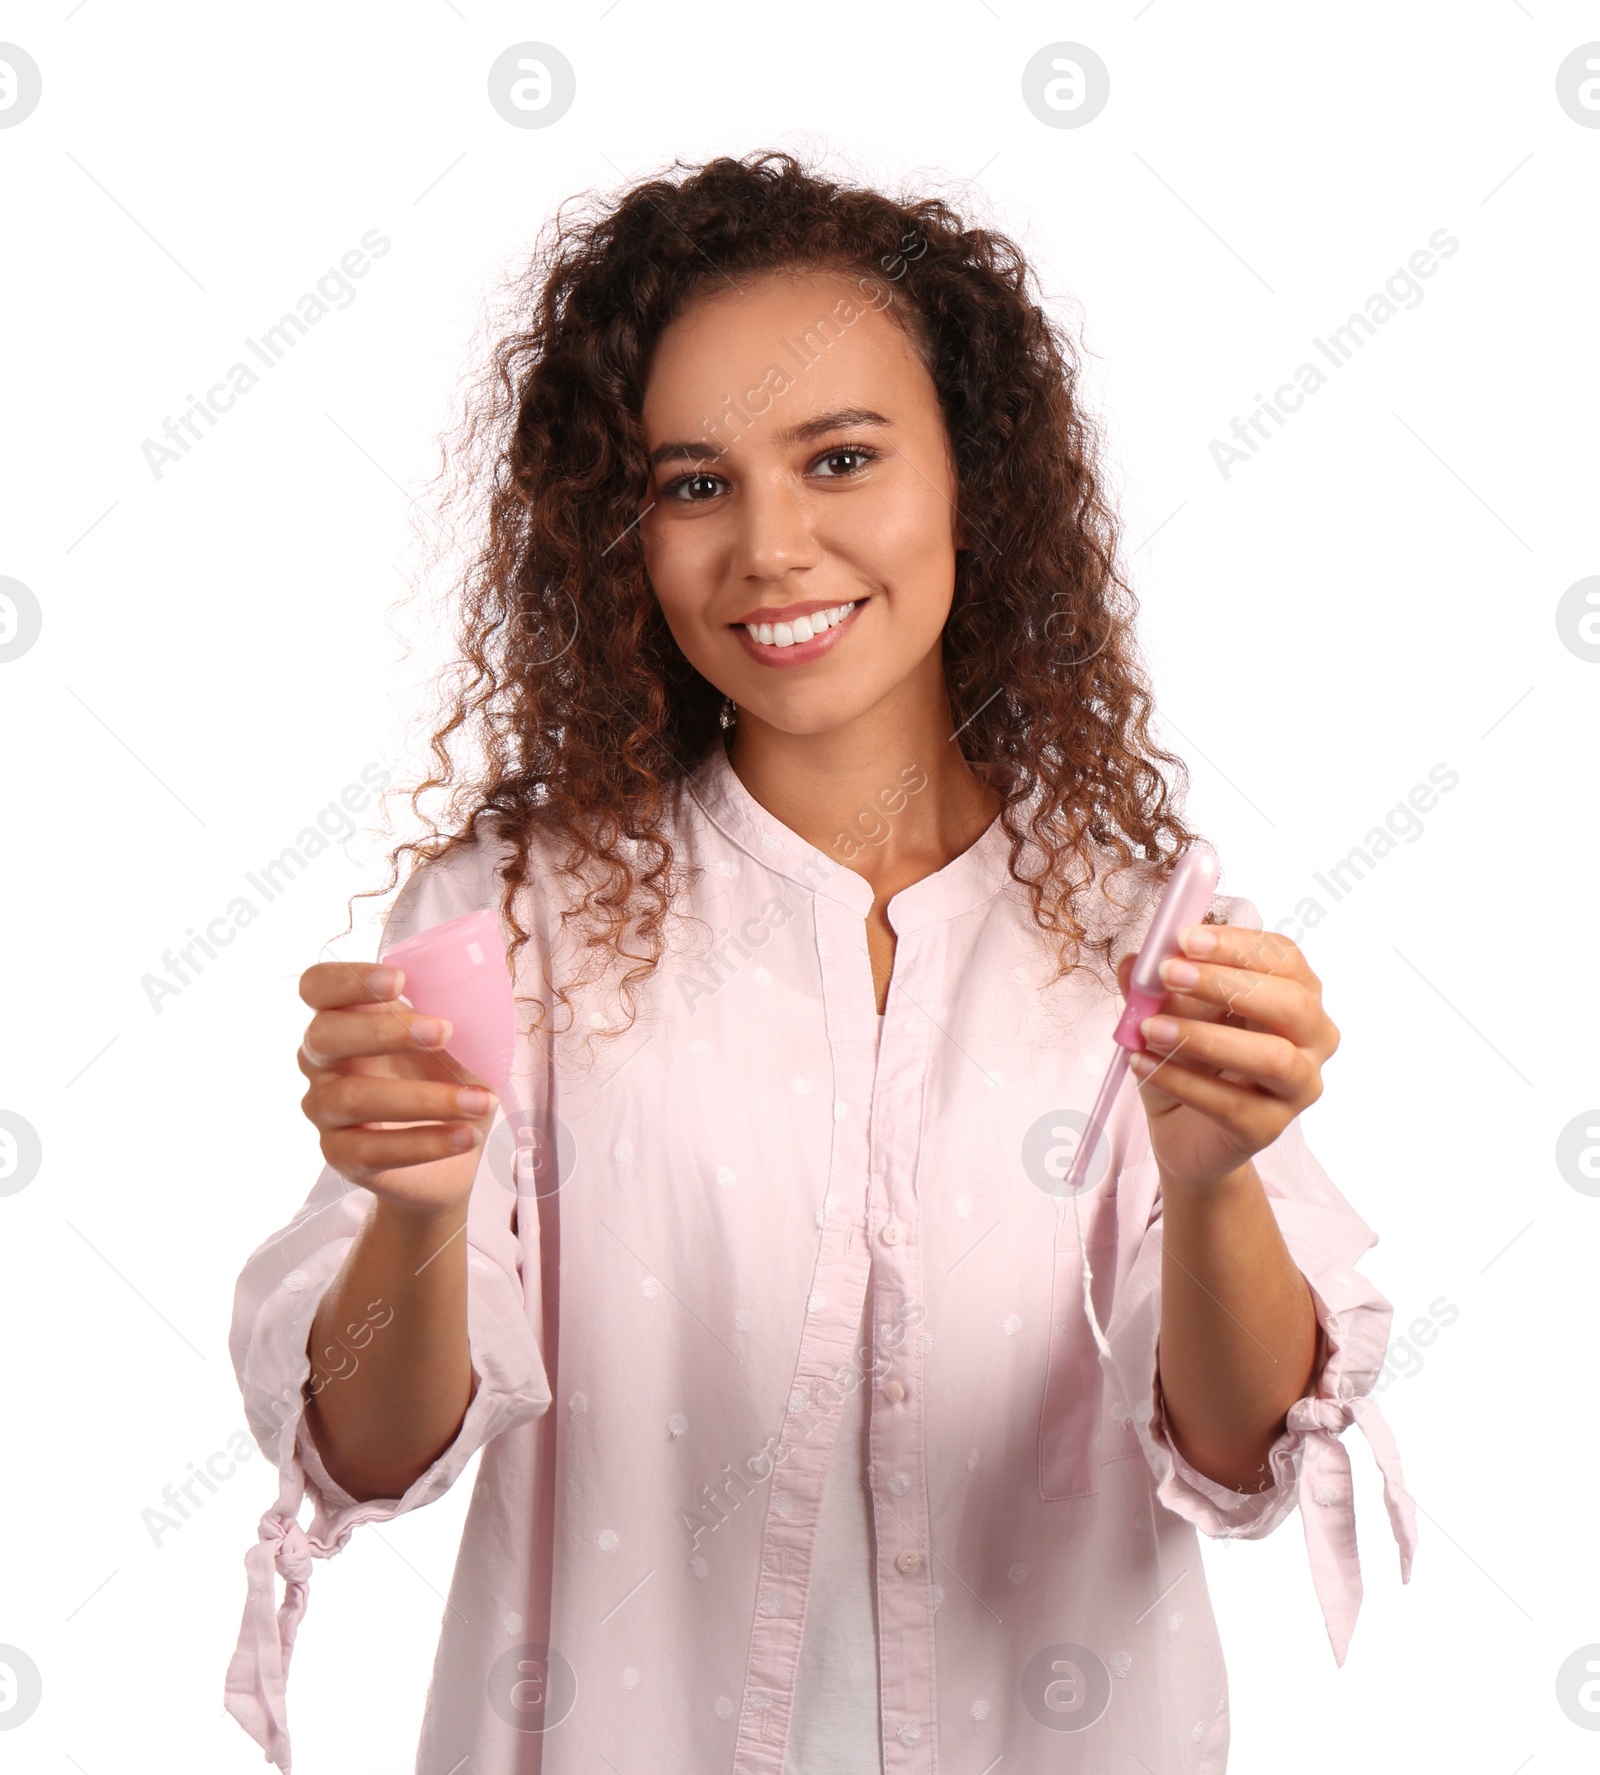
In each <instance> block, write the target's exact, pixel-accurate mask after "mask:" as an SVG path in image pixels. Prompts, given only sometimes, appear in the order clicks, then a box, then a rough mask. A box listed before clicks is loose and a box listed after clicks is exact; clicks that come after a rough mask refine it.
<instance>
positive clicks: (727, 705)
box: [717, 696, 738, 730]
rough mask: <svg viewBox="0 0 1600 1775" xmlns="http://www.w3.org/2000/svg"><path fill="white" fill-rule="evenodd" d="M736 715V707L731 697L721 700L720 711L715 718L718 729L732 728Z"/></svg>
mask: <svg viewBox="0 0 1600 1775" xmlns="http://www.w3.org/2000/svg"><path fill="white" fill-rule="evenodd" d="M737 714H738V706H737V705H736V704H735V702H734V700H733V698H732V697H731V696H725V697H724V698H723V699H722V711H721V713H720V714H719V715H718V716H717V725H718V727H720V728H723V729H724V730H726V729H727V728H730V727H732V726H733V723H734V719H735V717H736V716H737Z"/></svg>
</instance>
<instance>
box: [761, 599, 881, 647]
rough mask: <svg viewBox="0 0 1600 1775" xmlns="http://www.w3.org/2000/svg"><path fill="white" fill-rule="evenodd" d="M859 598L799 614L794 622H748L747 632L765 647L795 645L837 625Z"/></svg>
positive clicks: (853, 607) (812, 638) (852, 608)
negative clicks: (824, 608) (806, 614)
mask: <svg viewBox="0 0 1600 1775" xmlns="http://www.w3.org/2000/svg"><path fill="white" fill-rule="evenodd" d="M856 603H857V600H855V599H852V600H851V601H850V603H848V604H835V605H833V606H831V608H829V609H827V610H813V611H812V612H811V614H810V615H809V616H797V617H796V618H795V619H794V621H793V622H762V623H754V622H747V623H746V624H745V625H744V626H745V631H746V633H747V634H748V635H749V636H750V637H751V639H752V640H755V641H759V642H760V643H761V645H762V646H763V647H793V646H794V644H795V643H796V642H797V641H811V640H814V639H815V638H816V637H817V636H818V635H821V634H824V633H826V631H827V630H829V629H831V628H834V627H836V626H837V625H838V624H839V623H842V622H843V621H844V619H845V618H846V617H847V616H848V615H849V614H850V612H851V611H852V610H854V609H855V607H856Z"/></svg>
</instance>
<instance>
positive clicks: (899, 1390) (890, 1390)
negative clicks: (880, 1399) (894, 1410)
mask: <svg viewBox="0 0 1600 1775" xmlns="http://www.w3.org/2000/svg"><path fill="white" fill-rule="evenodd" d="M883 1396H884V1398H885V1399H893V1400H894V1401H895V1402H896V1404H898V1403H899V1402H900V1400H902V1399H904V1398H905V1396H906V1390H905V1388H904V1387H902V1386H901V1385H900V1383H899V1381H885V1382H884V1383H883Z"/></svg>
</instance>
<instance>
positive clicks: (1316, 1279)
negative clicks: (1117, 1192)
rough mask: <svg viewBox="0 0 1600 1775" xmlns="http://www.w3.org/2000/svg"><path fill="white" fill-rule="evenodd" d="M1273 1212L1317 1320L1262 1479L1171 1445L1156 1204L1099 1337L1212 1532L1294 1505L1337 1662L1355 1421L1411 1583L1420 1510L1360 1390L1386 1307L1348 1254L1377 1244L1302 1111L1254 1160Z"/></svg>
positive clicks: (1350, 1550) (1161, 1492)
mask: <svg viewBox="0 0 1600 1775" xmlns="http://www.w3.org/2000/svg"><path fill="white" fill-rule="evenodd" d="M1254 1164H1255V1170H1256V1174H1257V1176H1258V1177H1259V1178H1260V1179H1261V1182H1262V1185H1263V1187H1264V1189H1265V1190H1266V1193H1267V1197H1268V1203H1269V1206H1270V1207H1271V1209H1272V1213H1273V1217H1274V1218H1275V1219H1276V1221H1277V1223H1278V1228H1279V1231H1280V1232H1281V1233H1282V1234H1283V1239H1284V1243H1285V1245H1286V1246H1287V1248H1288V1250H1289V1254H1290V1256H1291V1257H1292V1258H1293V1259H1294V1262H1295V1265H1296V1267H1297V1268H1298V1269H1299V1271H1300V1273H1301V1274H1302V1275H1303V1276H1304V1277H1305V1279H1306V1281H1307V1283H1308V1285H1309V1287H1310V1291H1311V1300H1312V1304H1313V1308H1314V1310H1315V1313H1316V1320H1317V1327H1318V1344H1317V1348H1318V1362H1317V1372H1316V1376H1315V1378H1314V1380H1313V1382H1312V1385H1311V1388H1310V1390H1309V1391H1308V1392H1307V1393H1306V1394H1305V1396H1304V1397H1302V1398H1300V1399H1297V1400H1296V1401H1295V1402H1294V1403H1293V1404H1292V1405H1291V1406H1290V1407H1289V1410H1288V1412H1287V1414H1286V1418H1285V1423H1284V1428H1283V1430H1282V1431H1281V1433H1280V1434H1279V1436H1278V1438H1277V1440H1276V1441H1275V1442H1274V1443H1273V1445H1272V1448H1271V1450H1270V1451H1269V1454H1268V1460H1267V1471H1268V1474H1269V1478H1270V1482H1269V1483H1268V1484H1267V1485H1265V1486H1264V1487H1263V1488H1262V1489H1261V1490H1259V1491H1253V1492H1239V1491H1234V1490H1233V1489H1232V1488H1231V1487H1228V1486H1225V1485H1220V1484H1218V1483H1217V1482H1216V1481H1215V1480H1213V1479H1210V1478H1208V1477H1207V1476H1206V1475H1205V1474H1204V1473H1201V1472H1200V1471H1199V1470H1198V1469H1197V1468H1195V1467H1194V1466H1193V1465H1192V1464H1191V1463H1190V1462H1189V1461H1187V1460H1186V1459H1185V1458H1184V1457H1183V1455H1182V1454H1181V1453H1180V1452H1179V1450H1178V1447H1177V1445H1176V1443H1175V1442H1174V1440H1173V1437H1172V1434H1171V1428H1170V1426H1169V1424H1168V1423H1167V1420H1166V1415H1165V1411H1164V1408H1163V1401H1162V1396H1161V1379H1160V1368H1159V1361H1158V1357H1157V1344H1158V1341H1159V1337H1160V1331H1161V1244H1160V1240H1159V1238H1151V1237H1149V1236H1148V1231H1149V1230H1153V1229H1154V1228H1155V1227H1156V1226H1157V1225H1158V1224H1159V1221H1160V1207H1159V1202H1157V1203H1156V1204H1155V1206H1154V1208H1153V1211H1152V1214H1151V1218H1150V1221H1149V1228H1148V1229H1147V1236H1146V1237H1145V1238H1144V1239H1143V1240H1142V1241H1141V1244H1140V1248H1139V1251H1138V1253H1137V1255H1136V1257H1135V1259H1134V1262H1133V1265H1132V1267H1131V1271H1130V1275H1129V1278H1128V1285H1127V1289H1126V1297H1125V1298H1126V1300H1127V1303H1128V1305H1127V1311H1126V1312H1125V1313H1121V1314H1113V1319H1112V1323H1111V1324H1110V1325H1109V1326H1108V1327H1107V1339H1108V1342H1109V1345H1110V1348H1111V1351H1112V1356H1113V1359H1114V1361H1115V1364H1116V1367H1117V1369H1118V1370H1119V1371H1120V1374H1121V1377H1122V1379H1123V1382H1124V1385H1125V1387H1126V1388H1127V1394H1128V1398H1129V1399H1130V1401H1132V1402H1133V1403H1132V1413H1133V1427H1134V1429H1135V1431H1136V1433H1137V1435H1138V1439H1139V1445H1140V1447H1141V1449H1142V1450H1143V1452H1144V1456H1145V1459H1146V1461H1147V1462H1148V1463H1149V1466H1150V1471H1151V1473H1152V1475H1153V1477H1154V1479H1155V1493H1156V1497H1157V1498H1158V1499H1159V1500H1160V1502H1161V1503H1162V1504H1163V1505H1164V1506H1165V1507H1166V1508H1167V1509H1168V1510H1170V1511H1172V1512H1173V1513H1174V1514H1175V1515H1177V1516H1181V1517H1183V1518H1184V1519H1185V1520H1186V1521H1188V1522H1191V1523H1193V1524H1194V1526H1195V1527H1196V1528H1197V1529H1198V1530H1199V1531H1200V1532H1201V1533H1202V1534H1205V1535H1208V1536H1210V1537H1212V1538H1213V1539H1239V1540H1259V1539H1261V1537H1263V1536H1264V1535H1268V1534H1270V1533H1271V1532H1272V1531H1273V1529H1275V1528H1276V1527H1277V1526H1278V1525H1279V1523H1281V1522H1282V1521H1283V1520H1284V1518H1285V1517H1286V1516H1288V1515H1289V1514H1290V1512H1291V1511H1292V1510H1294V1509H1295V1507H1296V1506H1297V1505H1298V1506H1299V1509H1300V1512H1301V1517H1302V1521H1303V1526H1304V1529H1305V1537H1306V1546H1307V1551H1308V1555H1309V1558H1310V1562H1311V1572H1312V1580H1313V1583H1314V1585H1315V1587H1316V1591H1317V1596H1318V1600H1319V1602H1320V1603H1321V1605H1322V1610H1323V1617H1324V1620H1325V1621H1326V1623H1327V1627H1328V1635H1329V1639H1330V1641H1331V1643H1332V1645H1333V1649H1334V1655H1335V1658H1336V1659H1337V1660H1338V1662H1339V1663H1341V1664H1342V1663H1343V1662H1344V1657H1345V1652H1346V1649H1347V1648H1348V1645H1349V1640H1350V1634H1351V1631H1352V1630H1353V1628H1354V1625H1355V1620H1356V1615H1357V1613H1358V1611H1359V1608H1360V1600H1361V1575H1360V1562H1359V1559H1358V1557H1357V1554H1356V1542H1355V1506H1354V1498H1353V1488H1352V1484H1351V1472H1350V1457H1349V1453H1348V1451H1347V1450H1346V1448H1345V1446H1344V1444H1343V1442H1342V1441H1341V1440H1340V1437H1341V1435H1342V1432H1343V1431H1344V1430H1345V1429H1346V1428H1348V1426H1349V1425H1350V1424H1352V1423H1355V1424H1357V1425H1358V1426H1359V1427H1360V1429H1361V1430H1362V1432H1363V1434H1364V1435H1365V1437H1366V1439H1367V1441H1368V1443H1369V1444H1370V1445H1371V1448H1372V1452H1373V1455H1374V1458H1375V1459H1376V1461H1377V1463H1378V1467H1379V1470H1380V1472H1381V1473H1382V1476H1383V1485H1384V1502H1385V1505H1386V1507H1387V1510H1388V1514H1389V1520H1390V1525H1391V1528H1392V1529H1393V1532H1394V1536H1395V1540H1396V1542H1397V1543H1398V1545H1399V1548H1400V1571H1401V1577H1402V1579H1403V1580H1406V1581H1409V1579H1410V1575H1411V1558H1412V1553H1413V1551H1414V1549H1415V1545H1416V1520H1415V1510H1414V1506H1413V1503H1412V1500H1411V1498H1410V1496H1409V1494H1408V1493H1407V1492H1406V1490H1405V1487H1404V1484H1403V1482H1402V1479H1401V1473H1400V1461H1399V1454H1398V1451H1397V1450H1396V1448H1395V1445H1394V1438H1393V1435H1392V1433H1391V1432H1390V1430H1389V1427H1388V1425H1387V1424H1386V1423H1385V1422H1384V1421H1383V1417H1382V1414H1381V1413H1380V1412H1379V1410H1378V1407H1377V1405H1376V1403H1375V1402H1374V1401H1373V1400H1372V1399H1370V1398H1369V1397H1367V1395H1368V1394H1370V1392H1371V1390H1372V1388H1373V1386H1374V1384H1375V1383H1376V1381H1377V1378H1378V1374H1379V1372H1380V1370H1381V1369H1382V1366H1383V1359H1384V1352H1385V1350H1386V1348H1387V1345H1388V1337H1389V1325H1390V1321H1391V1319H1392V1317H1393V1309H1392V1308H1391V1306H1390V1304H1389V1302H1388V1301H1387V1300H1386V1299H1385V1298H1384V1297H1383V1295H1381V1294H1380V1293H1379V1292H1378V1290H1377V1289H1376V1288H1375V1287H1374V1286H1373V1285H1372V1283H1371V1282H1370V1281H1369V1280H1368V1278H1367V1277H1365V1276H1363V1275H1362V1274H1361V1273H1360V1272H1359V1271H1358V1270H1357V1269H1356V1268H1355V1267H1354V1266H1355V1264H1356V1261H1357V1260H1358V1259H1359V1257H1360V1256H1361V1254H1362V1252H1364V1251H1366V1250H1367V1249H1368V1248H1369V1247H1370V1246H1372V1245H1374V1244H1375V1243H1376V1242H1377V1239H1376V1235H1375V1234H1374V1233H1373V1232H1372V1230H1371V1228H1369V1227H1368V1226H1367V1225H1366V1223H1365V1222H1364V1221H1363V1220H1362V1219H1361V1217H1360V1216H1359V1215H1358V1214H1356V1212H1355V1210H1354V1209H1353V1208H1351V1207H1350V1205H1349V1203H1347V1202H1346V1201H1345V1200H1344V1198H1343V1197H1342V1196H1341V1195H1340V1194H1339V1192H1338V1191H1337V1190H1336V1189H1335V1188H1334V1186H1333V1183H1332V1181H1331V1180H1330V1179H1329V1177H1328V1175H1327V1173H1326V1172H1325V1171H1324V1170H1323V1169H1322V1167H1321V1166H1320V1165H1319V1164H1318V1163H1317V1161H1316V1159H1315V1158H1314V1157H1313V1156H1312V1154H1311V1152H1310V1151H1309V1149H1308V1148H1307V1146H1306V1143H1305V1137H1304V1134H1303V1133H1302V1131H1301V1127H1300V1119H1299V1117H1298V1116H1297V1117H1296V1118H1295V1119H1294V1120H1293V1121H1292V1122H1290V1124H1289V1126H1288V1127H1287V1128H1286V1129H1285V1130H1284V1132H1283V1133H1282V1134H1281V1135H1279V1137H1278V1138H1277V1140H1275V1141H1274V1142H1273V1143H1272V1144H1271V1145H1270V1146H1268V1147H1265V1148H1263V1150H1262V1151H1261V1152H1259V1153H1258V1154H1257V1155H1256V1157H1255V1160H1254Z"/></svg>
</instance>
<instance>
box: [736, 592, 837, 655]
mask: <svg viewBox="0 0 1600 1775" xmlns="http://www.w3.org/2000/svg"><path fill="white" fill-rule="evenodd" d="M867 602H868V600H867V599H865V598H859V599H854V600H846V601H845V602H844V603H842V604H823V603H818V602H812V603H811V604H809V605H806V604H799V605H788V606H786V607H785V606H779V607H777V608H776V609H773V610H766V611H751V612H750V614H749V618H748V619H747V620H746V621H745V622H740V623H735V624H733V625H731V626H732V627H733V631H734V633H735V634H736V635H737V636H738V637H739V640H740V643H741V645H742V646H743V647H744V649H745V651H746V652H747V653H748V654H749V655H750V656H751V657H752V658H753V659H756V660H759V661H760V662H761V664H762V665H765V666H802V665H806V664H807V663H808V662H810V661H811V660H814V659H820V658H821V657H822V655H823V654H824V653H830V652H832V650H833V649H834V647H836V646H837V645H838V643H839V641H840V640H841V639H842V638H843V636H844V635H845V634H846V633H847V631H849V630H850V629H852V628H854V626H855V624H856V623H857V621H858V620H859V619H860V616H861V612H862V610H863V608H864V607H865V606H866V604H867ZM784 608H787V609H788V610H789V611H790V612H791V613H792V615H791V618H790V619H789V620H784V619H783V618H781V617H779V615H778V610H779V609H784ZM835 617H837V620H833V619H834V618H835ZM819 618H820V620H821V621H822V622H824V623H826V625H827V626H826V627H825V628H818V627H816V626H815V625H816V623H817V621H818V619H819ZM752 626H753V627H755V628H756V630H757V634H755V635H752V634H751V633H750V629H751V627H752ZM761 636H765V637H767V639H765V640H763V639H761V638H760V637H761Z"/></svg>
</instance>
